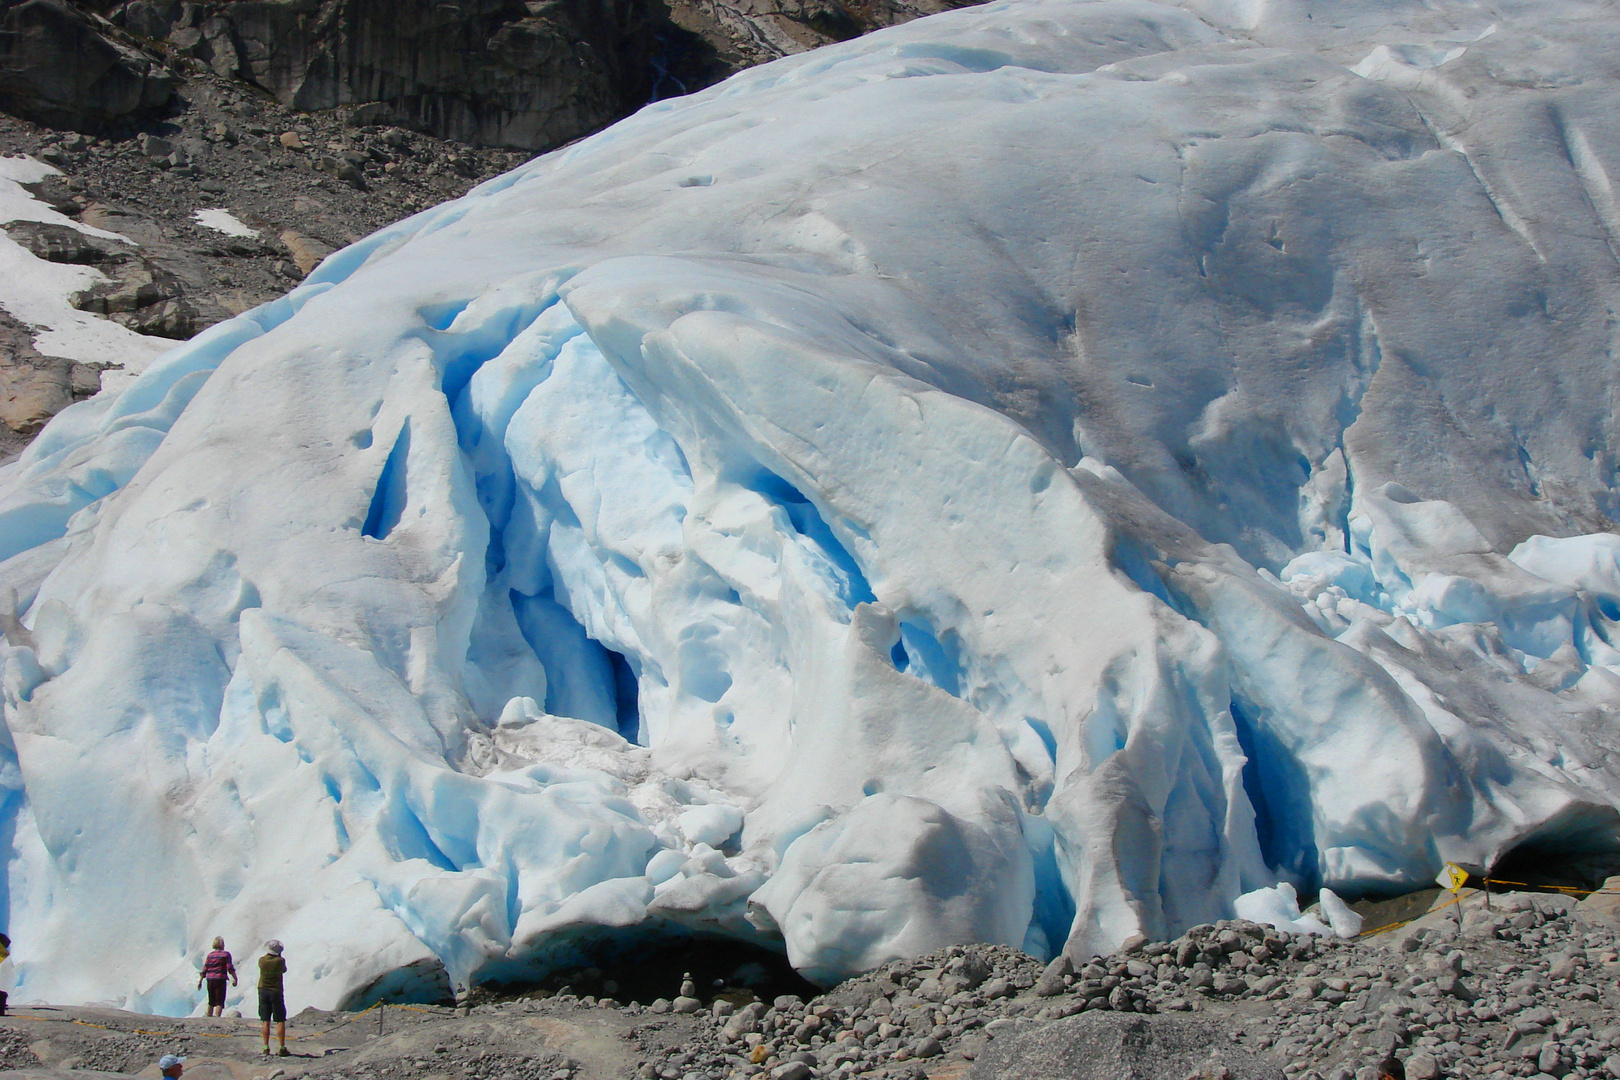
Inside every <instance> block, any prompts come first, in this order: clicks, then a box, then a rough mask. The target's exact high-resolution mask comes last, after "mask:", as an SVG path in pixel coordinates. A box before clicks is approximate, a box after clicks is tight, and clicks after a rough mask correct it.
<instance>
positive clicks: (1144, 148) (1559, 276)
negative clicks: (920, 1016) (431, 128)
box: [0, 0, 1620, 1014]
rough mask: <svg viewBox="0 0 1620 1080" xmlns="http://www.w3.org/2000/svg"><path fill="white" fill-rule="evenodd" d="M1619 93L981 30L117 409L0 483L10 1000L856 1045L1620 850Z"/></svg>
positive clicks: (1309, 1)
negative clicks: (836, 1025)
mask: <svg viewBox="0 0 1620 1080" xmlns="http://www.w3.org/2000/svg"><path fill="white" fill-rule="evenodd" d="M1617 38H1620V19H1616V18H1615V16H1614V15H1613V14H1612V13H1610V12H1608V11H1607V10H1606V9H1605V7H1604V6H1603V5H1601V4H1598V3H1595V2H1586V0H1539V2H1525V0H1516V2H1507V0H1501V2H1495V0H1480V2H1463V0H1437V2H1433V3H1417V2H1406V0H1333V2H1331V3H1329V2H1326V0H1182V2H1181V3H1163V2H1154V0H1092V2H1086V0H1015V2H1010V3H996V4H991V5H988V6H984V7H978V8H972V9H964V10H960V11H956V12H952V13H948V14H944V15H939V16H934V17H930V18H927V19H923V20H920V21H917V22H914V23H911V24H907V25H905V26H902V27H897V28H893V29H890V30H886V31H883V32H880V33H877V34H873V35H871V36H869V37H866V38H862V39H859V40H856V41H851V42H848V43H845V44H841V45H837V46H832V47H828V48H825V49H821V50H818V51H816V52H812V53H808V54H804V55H802V56H796V57H791V58H788V59H784V60H780V61H777V62H775V63H772V64H769V65H765V66H763V67H760V68H756V69H752V70H749V71H746V72H743V73H741V74H739V75H737V76H734V77H733V78H731V79H730V80H728V81H727V82H725V83H722V84H720V85H718V86H716V87H713V88H711V89H709V90H707V91H704V92H702V93H699V94H696V95H693V96H690V97H686V98H680V99H674V100H669V101H662V102H658V103H656V104H654V105H651V106H648V107H647V108H645V109H643V110H642V111H641V112H639V113H638V114H636V115H635V116H633V117H631V118H629V119H627V120H625V121H623V122H621V123H619V124H617V125H615V126H614V127H612V128H610V129H608V130H606V131H604V132H602V133H600V134H598V135H596V136H593V137H591V138H588V139H585V140H583V141H581V142H579V143H577V144H575V145H573V146H570V147H568V148H565V149H563V150H561V151H558V152H555V153H552V154H549V155H546V156H544V157H541V158H538V159H536V160H534V161H532V162H530V163H528V164H527V165H525V166H523V167H521V168H519V169H517V170H516V171H514V172H512V173H510V174H508V175H506V176H504V177H501V178H498V179H496V180H494V181H491V182H489V183H486V184H485V185H483V186H482V187H480V188H478V189H475V190H474V191H473V192H471V193H470V194H469V195H467V196H466V197H465V198H462V199H460V200H458V201H456V202H452V203H449V204H446V205H443V206H440V207H437V208H434V209H432V210H429V211H426V212H424V213H421V214H419V215H417V216H415V217H413V218H411V219H409V220H407V221H404V222H401V223H399V224H396V225H394V226H392V227H390V228H387V229H384V230H383V231H381V232H379V233H377V234H375V235H374V236H372V237H369V238H367V239H366V240H364V241H362V242H360V243H358V244H356V245H354V246H352V247H350V248H347V249H345V250H343V251H341V252H338V253H337V254H335V255H333V256H331V257H330V258H329V259H328V260H327V261H326V262H325V263H324V264H323V265H322V266H321V267H319V268H318V269H317V270H316V271H315V272H314V273H313V274H312V275H311V276H310V277H309V278H308V279H307V280H306V281H305V282H304V283H303V284H302V285H301V286H299V287H298V288H297V289H295V290H294V291H293V292H291V293H290V294H289V295H287V296H286V297H284V298H282V299H281V300H278V301H276V302H274V303H272V304H269V305H267V306H265V307H262V308H260V309H257V310H255V311H252V312H249V313H247V314H245V315H243V316H241V317H239V318H237V319H235V320H233V321H231V322H228V323H224V324H221V325H219V326H216V327H213V328H211V329H210V330H208V331H207V332H205V333H203V334H202V335H200V336H198V337H197V338H196V339H195V340H193V341H191V342H189V343H186V344H184V345H181V346H179V347H177V348H175V349H173V350H172V351H170V352H168V353H167V354H165V355H164V356H162V357H159V358H158V359H156V360H155V361H154V362H153V363H152V364H151V365H150V366H149V367H148V368H147V369H146V370H145V371H144V372H143V373H141V374H140V375H139V377H138V378H136V379H134V380H133V381H132V382H131V383H130V384H129V385H127V386H123V387H119V388H116V389H113V390H109V391H104V392H103V393H102V394H100V395H98V396H97V397H95V398H93V399H90V400H88V401H86V402H82V403H80V404H77V405H74V406H72V407H71V408H69V409H67V410H66V411H64V412H63V413H61V414H60V415H59V416H58V417H57V418H56V419H55V420H53V421H52V422H51V423H50V424H49V425H48V426H47V427H46V428H45V429H44V431H43V432H42V433H41V434H40V436H39V437H38V438H37V440H36V441H35V442H34V443H33V444H32V445H31V446H30V447H29V449H28V450H27V451H26V452H25V453H24V455H23V456H22V457H21V458H19V459H18V460H17V461H15V462H13V463H11V464H9V465H7V466H5V467H4V468H0V559H3V560H4V561H3V562H0V607H3V610H0V624H3V627H4V630H5V644H4V646H3V647H0V719H3V721H4V737H3V739H0V842H3V849H4V851H5V854H6V875H5V879H4V889H3V892H0V921H3V923H4V925H5V927H6V928H7V930H8V932H9V933H10V935H11V937H12V938H13V939H14V941H15V943H16V944H15V951H14V952H13V957H14V959H15V961H16V968H17V972H16V977H15V986H14V988H13V989H12V993H13V994H14V1000H28V999H48V1000H51V1001H57V1002H92V1001H98V1002H99V1001H105V1002H114V1003H117V1004H120V1005H122V1006H124V1007H128V1008H135V1009H143V1010H150V1011H155V1012H165V1013H174V1014H179V1013H186V1012H190V1011H191V1010H193V1009H194V1008H196V1007H198V1006H199V1001H198V998H197V996H196V993H195V980H196V971H197V965H198V964H199V963H200V960H201V957H202V955H203V954H204V952H205V951H206V948H207V943H208V942H209V941H210V940H211V939H212V938H213V936H214V935H215V934H222V935H224V936H225V937H226V939H227V940H228V941H229V942H231V943H232V945H233V947H240V945H241V943H248V942H253V941H257V940H262V939H264V938H267V937H272V936H273V937H277V938H280V939H281V940H283V941H284V942H286V945H287V956H288V959H289V965H290V973H289V975H288V994H289V998H290V1000H291V1001H293V1002H294V1007H295V1008H297V1007H301V1006H302V1005H304V1004H313V1005H316V1006H320V1007H325V1008H352V1007H358V1006H362V1005H364V1004H366V1003H368V1002H370V1001H375V1000H379V999H383V998H395V999H401V998H402V999H411V998H416V999H422V998H435V997H440V996H443V995H444V994H446V993H448V992H450V991H451V989H452V988H455V987H461V986H466V985H470V984H473V983H477V982H484V981H502V980H519V979H524V978H532V977H535V976H537V975H540V974H543V973H545V972H546V971H548V970H551V969H552V968H554V967H556V966H558V965H564V964H568V963H573V962H576V961H577V960H578V959H579V958H580V957H582V956H589V955H595V953H593V950H601V949H604V948H611V947H615V945H616V944H617V945H618V946H624V945H625V943H633V942H634V941H636V940H637V939H638V935H658V934H695V935H706V934H715V935H724V936H726V937H730V938H734V939H738V940H742V941H747V942H752V943H755V944H758V945H762V946H765V947H769V948H777V949H781V950H783V951H785V953H786V955H787V957H788V959H789V960H790V961H791V963H792V964H793V965H794V966H795V967H796V968H797V969H798V970H799V971H801V972H802V973H804V974H805V975H807V976H808V977H810V978H811V979H813V980H816V981H819V982H822V983H831V982H833V981H836V980H838V979H840V978H843V977H846V976H848V975H850V974H852V973H855V972H858V971H861V970H864V969H867V968H870V967H872V966H875V965H877V964H879V963H882V962H883V961H885V960H887V959H890V958H892V957H895V956H900V955H909V954H915V953H921V952H923V951H926V950H929V949H933V948H936V947H939V946H941V945H944V944H948V943H952V942H961V941H969V940H978V941H989V942H1000V943H1006V944H1011V945H1017V946H1020V947H1023V948H1025V949H1028V950H1029V951H1031V952H1033V953H1036V954H1037V955H1042V956H1046V955H1052V954H1055V953H1056V952H1058V951H1060V950H1061V951H1067V952H1069V953H1070V954H1072V955H1074V956H1078V957H1084V956H1089V955H1091V954H1092V953H1093V952H1105V951H1108V950H1110V949H1112V948H1113V947H1115V946H1117V945H1118V944H1120V943H1121V942H1122V941H1123V940H1125V939H1126V938H1128V937H1130V936H1132V935H1135V934H1139V933H1140V934H1146V935H1149V936H1159V937H1163V936H1167V935H1173V934H1175V933H1177V932H1178V931H1179V930H1181V929H1184V928H1186V927H1187V926H1189V925H1192V924H1196V923H1199V922H1203V921H1206V920H1212V919H1218V918H1223V917H1230V916H1231V915H1232V914H1233V913H1234V911H1236V910H1237V901H1238V899H1239V897H1242V896H1245V895H1248V894H1255V893H1257V892H1258V891H1259V890H1267V889H1273V888H1275V889H1277V890H1279V891H1278V892H1275V893H1268V894H1264V895H1268V896H1278V897H1283V898H1284V899H1286V898H1287V897H1290V896H1292V895H1293V893H1294V890H1295V889H1296V888H1297V889H1298V890H1300V891H1301V892H1307V893H1308V892H1313V891H1314V890H1317V889H1323V888H1326V889H1331V890H1334V891H1336V892H1337V893H1339V894H1342V895H1346V896H1356V895H1379V894H1388V893H1395V892H1400V891H1402V890H1406V889H1410V888H1415V887H1419V886H1421V885H1423V884H1426V883H1427V882H1428V881H1430V880H1431V879H1432V878H1433V876H1434V875H1435V873H1436V872H1437V871H1438V870H1439V869H1440V868H1441V866H1442V864H1443V863H1444V862H1447V861H1450V862H1456V863H1459V864H1462V865H1464V866H1469V867H1474V868H1483V867H1489V866H1492V865H1494V864H1496V863H1498V862H1499V861H1500V860H1502V859H1503V858H1505V857H1508V856H1512V855H1516V856H1524V855H1526V854H1527V853H1529V854H1532V855H1540V856H1545V857H1549V858H1561V857H1571V856H1577V855H1581V854H1583V853H1590V852H1612V851H1613V850H1614V849H1615V848H1616V846H1617V840H1616V835H1617V834H1616V825H1617V823H1620V818H1617V814H1616V798H1617V795H1620V758H1617V755H1616V752H1617V751H1620V733H1617V729H1616V720H1617V715H1620V713H1617V710H1620V638H1617V636H1616V635H1617V632H1620V535H1617V533H1616V526H1615V519H1616V518H1617V517H1620V512H1617V506H1620V480H1617V473H1616V469H1617V457H1616V454H1617V452H1620V445H1617V444H1620V431H1617V421H1616V419H1615V415H1616V414H1615V394H1616V378H1615V376H1616V363H1615V348H1616V344H1617V339H1620V318H1617V315H1616V312H1617V310H1620V197H1617V193H1616V189H1615V185H1614V182H1613V180H1612V179H1611V178H1612V177H1613V176H1615V175H1616V173H1617V172H1620V120H1617V119H1616V118H1617V117H1620V48H1617V47H1616V46H1617V45H1620V41H1617ZM1254 903H1255V901H1251V902H1250V906H1253V905H1254ZM1268 903H1270V901H1268ZM1262 906H1263V905H1262ZM1272 906H1274V907H1278V908H1279V910H1280V909H1281V908H1283V907H1287V908H1289V909H1290V911H1291V912H1292V913H1293V914H1295V915H1297V907H1293V906H1292V901H1291V900H1288V901H1287V902H1286V903H1284V902H1283V901H1281V900H1279V901H1277V902H1276V903H1274V904H1272ZM1335 910H1337V909H1335ZM1290 917H1292V915H1290Z"/></svg>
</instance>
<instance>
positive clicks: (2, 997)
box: [0, 934, 11, 1016]
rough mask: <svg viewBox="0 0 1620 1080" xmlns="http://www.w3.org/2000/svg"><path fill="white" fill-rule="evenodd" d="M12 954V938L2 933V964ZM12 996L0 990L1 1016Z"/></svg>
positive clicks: (0, 951) (0, 947)
mask: <svg viewBox="0 0 1620 1080" xmlns="http://www.w3.org/2000/svg"><path fill="white" fill-rule="evenodd" d="M10 955H11V938H10V937H9V936H8V935H6V934H0V964H3V963H5V962H6V957H8V956H10ZM10 996H11V995H10V994H7V993H6V992H5V991H4V990H0V1016H4V1015H6V1001H7V1000H8V999H9V998H10Z"/></svg>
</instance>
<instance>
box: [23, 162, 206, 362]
mask: <svg viewBox="0 0 1620 1080" xmlns="http://www.w3.org/2000/svg"><path fill="white" fill-rule="evenodd" d="M56 173H57V170H56V169H54V168H52V167H51V166H49V165H46V164H45V163H44V162H40V161H35V160H34V159H33V158H29V157H11V158H6V157H0V225H4V224H6V223H9V222H13V221H40V222H45V223H47V224H51V225H62V226H66V227H68V228H71V229H75V230H77V231H79V232H82V233H85V234H86V235H88V236H99V237H101V238H102V239H106V240H118V241H121V242H123V243H129V242H130V241H128V240H127V239H126V238H124V237H122V236H119V235H118V234H117V233H112V232H108V231H106V230H105V229H98V228H95V227H94V226H91V225H86V224H84V223H83V222H80V221H75V220H73V219H72V218H70V217H68V216H66V215H65V214H62V213H59V212H58V211H56V210H54V209H52V208H51V207H49V206H46V205H45V204H44V203H42V202H40V201H39V200H37V199H35V198H34V197H33V196H32V195H31V194H29V192H28V191H27V190H26V189H24V188H23V186H22V185H23V184H32V183H37V182H38V181H40V180H43V179H45V177H47V176H52V175H55V174H56ZM105 280H106V275H104V274H102V272H101V271H99V270H97V269H95V268H94V267H89V266H75V265H72V264H68V263H53V262H48V261H46V260H44V259H41V258H39V257H38V256H36V255H34V254H33V253H32V252H31V251H29V250H28V249H27V248H25V247H23V246H22V245H21V244H19V243H17V242H16V241H15V240H12V239H11V238H10V237H9V236H6V235H5V234H4V232H0V308H4V309H5V310H6V312H7V313H8V314H10V315H11V316H12V318H14V319H16V320H18V321H19V322H21V323H24V324H26V325H28V326H30V327H33V328H35V330H36V332H35V334H34V348H36V349H38V350H39V352H40V353H41V354H42V355H45V356H55V357H61V358H63V359H67V360H77V361H80V362H81V363H86V364H97V365H102V366H105V367H109V368H118V369H121V370H119V371H118V372H115V373H111V374H110V375H109V376H108V377H107V382H106V384H105V385H107V386H109V387H110V388H121V387H122V385H123V382H122V381H121V379H122V377H123V376H125V375H129V376H133V375H136V374H139V373H140V372H141V371H144V370H145V369H146V366H147V365H148V364H149V363H151V361H152V359H153V358H154V357H156V356H158V355H160V354H162V353H163V352H165V351H167V350H168V349H169V348H171V347H173V344H174V343H173V342H171V341H166V340H163V339H160V338H151V337H147V336H145V335H142V334H137V333H136V332H135V331H133V330H130V329H128V328H127V327H123V326H120V325H118V324H117V323H115V322H113V321H112V320H110V319H105V318H103V317H101V316H100V315H95V314H92V313H90V312H86V311H80V310H78V309H77V308H75V307H73V305H72V304H70V303H69V302H68V301H69V299H70V298H71V297H72V296H73V294H74V293H77V292H81V291H83V290H84V289H87V288H89V287H90V286H91V285H94V284H96V283H97V282H100V281H105Z"/></svg>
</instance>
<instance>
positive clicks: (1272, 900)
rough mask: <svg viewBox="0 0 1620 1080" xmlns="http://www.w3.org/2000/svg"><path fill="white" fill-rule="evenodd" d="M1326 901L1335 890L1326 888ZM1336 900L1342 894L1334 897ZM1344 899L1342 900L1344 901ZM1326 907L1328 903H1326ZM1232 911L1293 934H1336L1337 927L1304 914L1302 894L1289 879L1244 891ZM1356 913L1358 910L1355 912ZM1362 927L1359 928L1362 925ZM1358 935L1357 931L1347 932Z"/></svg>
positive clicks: (1234, 903)
mask: <svg viewBox="0 0 1620 1080" xmlns="http://www.w3.org/2000/svg"><path fill="white" fill-rule="evenodd" d="M1324 893H1325V895H1324V897H1323V899H1324V901H1325V900H1326V897H1327V896H1333V893H1332V892H1331V891H1327V890H1324ZM1334 899H1335V900H1337V899H1338V897H1336V896H1335V897H1334ZM1341 903H1342V901H1341ZM1322 907H1323V909H1324V911H1325V910H1326V908H1327V904H1326V903H1325V902H1324V903H1323V905H1322ZM1232 913H1233V914H1234V915H1236V916H1237V917H1238V918H1240V919H1248V920H1249V921H1250V922H1257V923H1263V924H1265V925H1266V926H1274V927H1276V928H1277V929H1278V930H1282V931H1284V932H1285V933H1289V934H1323V935H1326V934H1332V933H1334V932H1336V930H1337V929H1338V928H1337V927H1331V926H1328V925H1327V924H1326V923H1324V922H1323V921H1322V920H1321V919H1318V918H1317V917H1316V916H1314V915H1301V914H1300V911H1299V894H1298V893H1296V892H1295V891H1294V887H1293V886H1292V885H1290V884H1289V883H1288V882H1286V881H1282V882H1278V883H1277V884H1276V885H1274V886H1271V887H1269V888H1265V889H1256V890H1254V891H1253V892H1247V893H1244V894H1243V895H1242V896H1240V897H1238V898H1237V899H1236V900H1234V901H1233V902H1232ZM1351 914H1352V915H1354V913H1353V912H1352V913H1351ZM1358 929H1359V928H1358ZM1344 936H1346V937H1354V936H1355V935H1353V934H1347V935H1344Z"/></svg>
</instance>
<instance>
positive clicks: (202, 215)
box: [191, 209, 259, 240]
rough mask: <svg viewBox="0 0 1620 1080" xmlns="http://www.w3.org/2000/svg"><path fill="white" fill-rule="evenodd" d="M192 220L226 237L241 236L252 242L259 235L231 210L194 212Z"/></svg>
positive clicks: (256, 230)
mask: <svg viewBox="0 0 1620 1080" xmlns="http://www.w3.org/2000/svg"><path fill="white" fill-rule="evenodd" d="M191 218H192V220H193V221H195V222H196V223H197V224H199V225H201V226H202V227H203V228H205V229H213V230H214V231H215V232H218V233H224V234H225V235H226V236H240V237H243V238H245V239H249V240H251V239H253V238H255V237H257V236H258V235H259V230H258V229H255V228H253V227H251V226H249V225H245V224H243V223H242V221H241V220H240V219H238V218H237V216H236V215H235V214H233V213H231V212H230V211H229V210H217V209H216V210H193V211H192V212H191Z"/></svg>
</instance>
